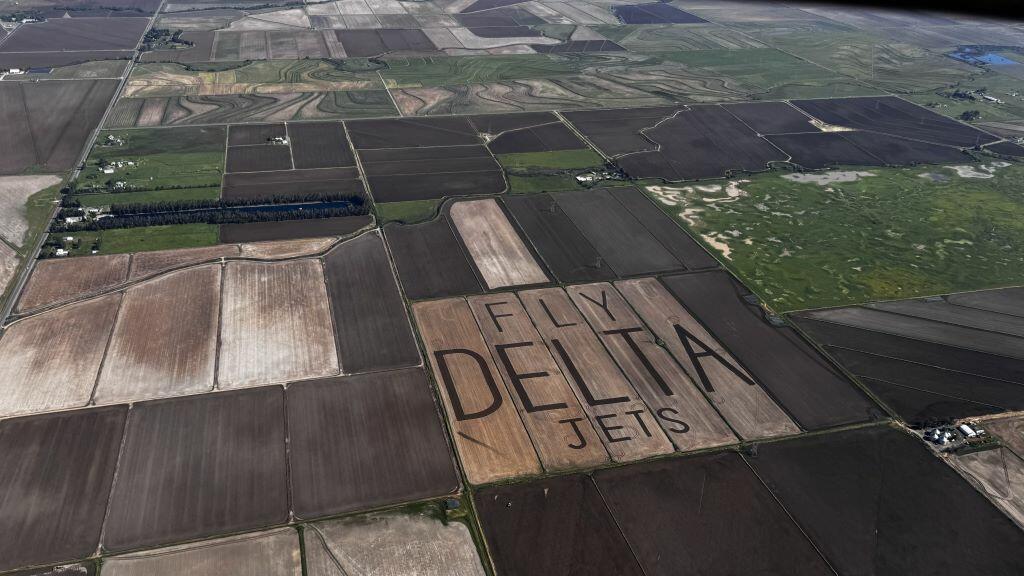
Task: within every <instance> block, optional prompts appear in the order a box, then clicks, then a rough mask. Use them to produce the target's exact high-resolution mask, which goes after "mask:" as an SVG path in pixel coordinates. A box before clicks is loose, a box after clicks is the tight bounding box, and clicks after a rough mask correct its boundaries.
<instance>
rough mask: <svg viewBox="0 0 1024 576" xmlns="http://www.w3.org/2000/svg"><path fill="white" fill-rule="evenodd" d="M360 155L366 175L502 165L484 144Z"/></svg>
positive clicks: (419, 172)
mask: <svg viewBox="0 0 1024 576" xmlns="http://www.w3.org/2000/svg"><path fill="white" fill-rule="evenodd" d="M359 157H360V158H361V159H362V162H363V172H364V173H365V174H366V175H367V176H399V175H403V174H435V173H436V174H440V173H458V172H481V171H486V170H498V169H499V168H500V165H499V164H498V163H497V162H496V161H495V160H494V158H493V157H492V156H491V155H490V154H489V153H488V152H487V148H486V147H484V146H442V147H438V148H399V149H397V150H366V151H363V152H360V153H359Z"/></svg>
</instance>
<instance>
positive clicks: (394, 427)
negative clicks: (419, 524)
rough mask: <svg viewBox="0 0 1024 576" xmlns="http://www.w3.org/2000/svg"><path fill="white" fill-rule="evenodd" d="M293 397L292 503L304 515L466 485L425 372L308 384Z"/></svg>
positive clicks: (365, 506) (290, 419)
mask: <svg viewBox="0 0 1024 576" xmlns="http://www.w3.org/2000/svg"><path fill="white" fill-rule="evenodd" d="M286 394H287V403H288V422H289V432H290V437H289V442H290V450H289V454H288V458H289V462H290V465H291V483H292V494H293V497H292V506H293V509H294V512H295V515H296V516H298V517H299V518H315V517H318V516H327V515H333V514H338V513H342V512H351V511H353V510H366V509H370V508H377V507H380V506H385V505H389V504H393V503H395V502H408V501H414V500H422V499H425V498H431V497H436V496H441V495H446V494H452V493H455V492H456V491H457V490H458V488H459V477H458V473H457V472H456V470H455V466H454V462H453V460H452V455H451V453H450V452H449V450H448V444H447V442H446V440H445V436H444V431H443V430H442V428H441V425H440V421H439V419H438V414H437V411H436V408H435V405H434V399H433V396H432V394H431V392H430V383H429V382H428V381H427V378H426V376H425V374H424V373H423V371H422V370H421V369H412V370H401V371H396V372H387V373H384V372H377V373H374V374H365V375H361V376H349V377H343V378H332V379H327V380H321V381H315V382H302V383H298V384H295V385H293V386H290V387H289V388H288V390H287V392H286ZM378 419H384V420H387V423H386V424H384V425H381V424H383V423H382V422H380V421H379V420H378ZM384 455H386V457H385V456H384Z"/></svg>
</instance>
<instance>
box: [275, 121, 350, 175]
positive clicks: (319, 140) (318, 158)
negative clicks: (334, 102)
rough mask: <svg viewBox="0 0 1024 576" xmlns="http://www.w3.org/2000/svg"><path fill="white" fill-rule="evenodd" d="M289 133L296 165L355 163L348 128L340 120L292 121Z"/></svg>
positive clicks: (323, 166)
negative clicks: (347, 133) (346, 134)
mask: <svg viewBox="0 0 1024 576" xmlns="http://www.w3.org/2000/svg"><path fill="white" fill-rule="evenodd" d="M288 137H289V138H290V143H291V146H292V157H293V158H294V159H295V167H296V168H300V169H301V168H334V167H338V166H355V165H356V159H355V156H353V155H352V149H351V148H350V147H349V144H348V138H346V137H345V129H344V127H343V126H342V125H341V123H340V122H314V123H304V122H302V123H293V124H289V125H288Z"/></svg>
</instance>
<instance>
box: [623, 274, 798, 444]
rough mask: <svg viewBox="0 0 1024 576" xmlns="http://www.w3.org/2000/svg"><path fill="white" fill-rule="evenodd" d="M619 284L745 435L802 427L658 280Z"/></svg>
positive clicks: (793, 430)
mask: <svg viewBox="0 0 1024 576" xmlns="http://www.w3.org/2000/svg"><path fill="white" fill-rule="evenodd" d="M616 287H617V288H618V289H619V291H620V292H622V294H623V296H625V298H626V300H627V301H628V302H629V303H630V304H631V305H632V306H633V308H634V309H635V310H636V311H637V313H638V314H639V315H640V317H641V318H643V320H644V321H645V322H646V323H647V325H648V326H650V329H651V331H652V332H653V333H654V335H655V336H656V337H658V338H659V339H660V340H662V341H663V342H664V343H665V346H666V347H667V348H668V349H669V350H670V351H671V352H672V353H673V354H674V355H675V357H676V359H677V360H679V362H680V364H681V365H682V366H683V368H685V369H686V370H687V372H688V373H689V374H691V375H693V378H695V380H696V382H697V384H698V385H699V386H700V388H701V389H702V390H703V392H704V394H705V395H707V397H708V398H709V399H710V400H711V403H712V404H713V405H714V406H715V407H716V408H717V409H718V411H719V412H720V413H721V414H722V415H723V416H724V417H725V420H726V421H727V422H729V424H730V425H731V426H732V428H733V429H734V430H735V431H736V433H737V434H738V435H739V437H740V438H743V439H754V438H764V437H769V436H776V435H783V434H792V433H796V432H797V431H798V430H799V429H798V428H797V426H796V424H795V423H793V421H792V420H791V419H790V418H789V416H787V415H786V414H785V412H783V411H782V409H781V408H779V406H778V405H777V404H776V403H775V401H774V400H773V399H772V398H771V396H769V395H768V393H767V392H766V391H765V390H764V388H763V386H761V385H759V384H758V383H757V381H756V380H754V378H753V377H752V376H751V375H750V373H749V372H747V371H746V369H744V368H743V366H742V365H741V364H740V363H739V362H738V361H737V360H736V358H735V357H733V355H732V353H731V352H729V351H728V350H727V349H726V348H725V346H723V345H722V344H721V343H720V342H719V341H718V339H717V338H715V337H714V336H713V335H712V334H711V333H709V332H708V331H707V329H706V328H704V326H703V325H702V324H701V323H700V322H699V321H698V320H697V319H696V318H694V317H693V316H692V315H691V314H690V312H689V311H688V310H686V308H684V307H683V306H682V305H681V304H680V303H679V301H678V300H676V299H675V298H673V297H672V295H671V294H670V293H669V292H668V291H667V290H666V289H665V288H664V287H663V286H662V285H661V284H660V283H659V282H658V281H657V280H655V279H639V280H626V281H623V282H618V283H617V284H616Z"/></svg>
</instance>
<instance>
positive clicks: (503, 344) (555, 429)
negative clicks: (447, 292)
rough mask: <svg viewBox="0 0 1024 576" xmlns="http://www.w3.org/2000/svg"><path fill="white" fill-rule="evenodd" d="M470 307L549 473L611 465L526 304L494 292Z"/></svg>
mask: <svg viewBox="0 0 1024 576" xmlns="http://www.w3.org/2000/svg"><path fill="white" fill-rule="evenodd" d="M469 306H470V308H471V309H472V310H473V315H474V316H475V317H476V322H477V325H478V326H479V327H480V332H481V333H482V334H483V336H484V339H485V340H486V341H487V344H488V346H489V349H490V352H491V355H492V356H493V358H494V360H495V364H496V366H497V369H498V373H499V376H498V377H500V378H503V379H504V380H505V382H506V384H507V385H508V387H509V395H510V396H511V398H512V401H513V402H514V403H515V407H516V409H518V411H519V415H520V417H521V418H522V420H523V424H525V426H526V429H527V431H528V432H529V434H530V438H531V440H533V444H534V446H535V447H536V448H537V454H538V455H539V456H540V460H541V464H543V466H544V469H545V470H547V471H549V472H552V471H559V470H570V469H575V468H592V467H596V466H599V465H601V464H604V463H607V462H608V452H607V450H606V448H605V447H604V440H603V439H602V438H599V437H598V436H597V432H596V431H595V430H594V427H593V425H592V424H591V421H590V419H589V418H588V416H587V414H586V413H584V409H583V408H582V407H581V406H580V402H579V400H577V398H576V396H575V394H574V393H573V390H572V388H570V386H569V383H568V382H567V381H566V379H565V376H564V375H563V373H562V371H561V369H560V368H559V367H558V364H557V363H556V362H555V359H554V358H553V357H552V356H551V353H550V352H549V351H548V349H547V346H546V345H545V344H544V340H543V339H542V338H541V336H540V334H539V333H538V332H537V329H536V327H535V326H534V324H533V321H532V320H531V319H530V317H529V315H528V314H527V312H526V309H525V308H524V307H523V304H522V302H520V301H519V299H518V298H517V297H516V296H515V295H514V294H493V295H488V296H477V297H473V298H470V299H469Z"/></svg>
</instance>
